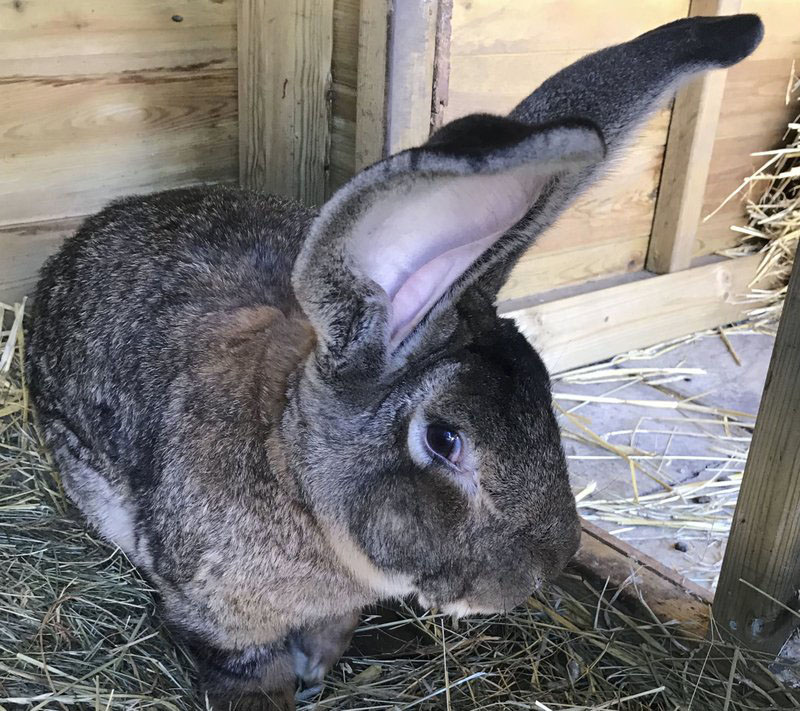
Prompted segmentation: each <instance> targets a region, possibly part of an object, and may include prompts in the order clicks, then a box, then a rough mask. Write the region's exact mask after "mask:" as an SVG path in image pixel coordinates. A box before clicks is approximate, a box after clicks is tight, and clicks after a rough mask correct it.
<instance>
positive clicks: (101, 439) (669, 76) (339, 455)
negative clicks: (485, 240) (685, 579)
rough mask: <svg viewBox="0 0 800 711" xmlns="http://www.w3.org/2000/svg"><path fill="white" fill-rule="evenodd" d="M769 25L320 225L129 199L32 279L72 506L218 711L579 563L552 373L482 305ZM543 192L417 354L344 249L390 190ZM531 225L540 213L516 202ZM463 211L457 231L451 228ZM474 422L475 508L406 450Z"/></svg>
mask: <svg viewBox="0 0 800 711" xmlns="http://www.w3.org/2000/svg"><path fill="white" fill-rule="evenodd" d="M760 34H761V26H760V22H759V21H758V20H757V18H754V17H753V16H741V17H735V18H730V19H708V18H695V19H691V20H682V21H679V22H677V23H672V24H671V25H667V26H665V27H663V28H660V29H658V30H655V31H653V32H651V33H648V34H646V35H643V36H642V37H640V38H638V39H636V40H634V41H633V42H631V43H628V44H624V45H620V46H618V47H614V48H611V49H608V50H603V51H602V52H599V53H596V54H594V55H591V56H589V57H587V58H585V59H583V60H581V61H580V62H578V63H576V64H575V65H573V66H572V67H570V68H568V69H566V70H564V71H563V72H560V73H559V74H558V75H556V76H555V77H553V78H552V79H550V80H549V81H547V82H545V84H543V85H542V87H541V88H540V89H538V90H537V91H536V92H534V94H532V95H531V97H529V98H528V99H526V100H525V101H523V102H522V103H521V104H520V106H519V107H517V109H515V110H514V112H512V115H511V118H509V119H503V118H500V117H490V116H474V117H467V118H465V119H462V120H460V121H457V122H455V123H454V124H451V125H450V126H446V127H444V128H443V129H441V131H440V132H438V133H437V134H436V135H435V136H433V137H432V138H431V140H430V141H429V142H428V144H426V146H423V147H421V148H418V149H412V150H410V151H407V152H405V153H403V154H400V155H398V156H395V157H392V158H389V159H387V160H386V161H383V162H381V163H379V164H377V165H375V166H373V167H371V168H369V169H367V170H366V171H364V172H363V173H362V174H360V175H359V176H356V177H355V178H354V179H353V181H351V183H349V184H348V185H347V186H345V188H343V190H342V191H341V192H340V193H339V194H337V196H335V197H334V198H333V199H332V201H331V202H330V203H329V204H328V205H326V206H325V207H324V208H323V210H322V214H321V216H320V217H316V216H315V215H314V214H313V213H312V212H310V211H308V210H306V209H304V208H303V207H301V206H299V205H297V204H295V203H292V202H289V201H285V200H281V199H278V198H275V197H265V196H261V195H258V194H255V193H251V192H245V191H239V190H232V189H227V188H221V187H209V188H193V189H185V190H176V191H169V192H165V193H159V194H156V195H151V196H145V197H134V198H128V199H125V200H119V201H117V202H115V203H112V204H111V205H110V206H108V207H107V208H106V209H105V210H103V211H102V212H101V213H99V214H98V215H96V216H94V217H92V218H90V219H89V220H87V221H86V223H85V224H84V225H83V226H82V227H81V228H80V229H79V230H78V232H77V234H76V235H74V236H73V237H71V238H70V239H68V240H67V242H66V243H65V245H64V247H63V248H62V249H61V251H60V252H59V253H58V254H57V255H56V256H55V257H53V258H52V259H51V260H50V261H49V262H48V263H47V265H46V266H45V268H44V270H43V272H42V279H41V282H40V284H39V287H38V290H37V294H36V301H35V309H34V318H33V328H32V331H31V333H30V336H29V338H28V358H27V363H28V378H29V383H30V387H31V393H32V396H33V399H34V402H35V404H36V407H37V410H38V413H39V417H40V420H41V423H42V425H43V428H44V432H45V436H46V438H47V441H48V443H49V445H50V447H51V448H52V450H53V454H54V456H55V458H56V461H57V463H58V465H59V467H60V470H61V473H62V476H63V480H64V483H65V486H66V488H67V491H68V492H69V494H70V496H71V497H72V499H73V500H74V501H75V503H76V504H77V505H78V507H79V508H80V509H81V510H82V511H83V512H84V514H85V515H86V517H87V518H88V519H89V521H90V522H91V523H93V524H94V525H95V526H97V527H98V529H99V530H100V531H101V532H102V533H103V534H104V535H106V536H107V537H109V538H110V539H112V540H113V541H114V542H116V543H117V544H119V545H120V546H121V547H122V548H123V549H124V550H125V551H126V553H127V554H128V555H129V556H130V557H131V559H132V560H133V561H134V562H135V564H136V565H137V566H139V567H140V568H141V569H142V571H143V572H144V573H145V574H146V575H147V576H149V577H150V578H151V579H152V580H153V582H154V584H155V585H156V586H157V588H158V591H159V594H160V600H161V609H162V611H163V615H164V617H165V619H166V620H167V622H168V623H169V624H171V625H172V626H173V628H174V629H175V630H176V631H177V632H178V633H179V634H181V635H182V636H183V637H184V639H185V640H186V642H187V644H188V645H189V646H190V648H191V649H192V650H193V651H194V653H195V655H196V657H197V659H198V662H199V665H200V672H201V684H202V686H203V688H204V689H205V690H206V691H207V692H208V693H209V694H210V695H211V697H212V699H213V700H214V703H215V705H216V707H218V708H224V707H226V706H228V705H231V704H233V705H238V707H240V708H252V709H263V708H283V709H289V708H291V707H292V706H293V689H294V680H295V676H296V675H298V674H299V675H300V676H302V677H304V678H305V679H306V681H308V682H309V683H312V682H314V683H315V682H317V681H319V679H320V677H321V676H322V675H323V674H324V672H325V670H326V669H327V668H329V667H330V665H332V664H333V663H334V662H335V660H336V658H337V657H338V655H339V654H340V653H341V652H342V650H343V649H344V647H345V646H346V645H347V643H348V640H349V637H350V634H351V631H352V628H353V626H354V625H355V622H356V620H357V613H358V611H359V610H360V609H361V608H362V607H364V606H365V605H368V604H371V603H374V602H375V601H377V600H378V599H380V598H384V597H392V596H402V595H408V594H416V595H417V596H418V597H419V598H420V599H421V600H422V601H423V602H424V603H426V604H435V605H438V606H440V607H442V608H444V609H449V610H451V611H453V612H464V611H467V610H471V611H477V612H482V611H491V610H505V609H508V608H509V607H511V606H513V605H515V604H517V603H518V602H520V601H521V600H523V599H524V598H525V597H526V596H527V594H528V593H529V592H530V591H531V590H532V589H533V588H535V587H536V586H538V585H539V584H540V583H541V582H542V581H543V580H545V579H547V578H550V577H552V576H553V575H555V574H556V573H557V572H558V571H559V570H560V569H561V568H562V567H563V565H564V564H565V563H566V562H567V560H568V559H569V558H570V557H571V555H572V554H573V553H574V551H575V549H576V546H577V543H578V537H579V527H578V519H577V515H576V511H575V505H574V500H573V497H572V494H571V491H570V488H569V482H568V478H567V470H566V465H565V461H564V456H563V453H562V450H561V446H560V442H559V436H558V428H557V425H556V421H555V418H554V416H553V412H552V410H551V403H550V391H549V380H548V376H547V372H546V370H545V368H544V366H543V365H542V362H541V360H540V359H539V357H538V356H537V355H536V353H535V352H534V351H533V349H532V348H531V347H530V346H529V345H528V343H527V342H526V341H525V339H524V338H523V337H522V336H521V335H520V334H519V333H518V332H517V331H516V329H515V327H514V326H513V324H512V323H511V322H509V321H505V320H502V319H499V318H498V317H497V315H496V313H495V311H494V308H493V305H492V300H493V298H494V296H495V293H496V289H497V288H498V286H499V284H500V282H501V279H502V277H503V276H504V275H505V274H506V273H507V271H508V270H509V269H510V268H511V266H513V263H514V260H515V259H516V257H517V255H518V254H519V253H520V251H521V250H522V249H524V248H525V247H527V246H528V244H530V242H531V241H532V239H533V238H534V237H535V235H536V234H537V233H538V232H539V231H541V229H543V228H544V227H546V226H547V225H548V224H549V223H550V222H552V220H553V219H554V218H555V216H556V214H558V212H559V211H560V210H562V209H563V207H564V206H565V205H566V204H567V203H568V202H569V201H570V200H571V199H572V198H574V196H575V195H576V194H577V192H578V191H579V190H580V189H581V188H582V187H584V186H585V185H587V184H588V182H589V181H590V180H591V179H592V178H593V177H595V176H596V175H597V174H598V171H599V170H600V169H601V168H602V165H603V163H604V161H603V156H604V155H605V153H606V151H608V153H609V154H611V155H613V154H614V153H615V152H616V151H618V149H619V146H620V145H621V143H622V142H623V140H624V138H625V137H626V136H627V135H629V134H630V132H631V131H632V130H634V129H635V127H636V126H637V125H639V124H640V123H641V121H642V120H643V117H644V116H645V115H646V114H647V113H648V112H649V111H650V110H651V108H652V105H653V104H654V102H656V101H657V100H660V99H661V98H662V97H663V96H664V95H665V92H667V91H668V90H671V89H674V88H675V86H676V85H677V83H678V82H679V81H682V80H684V79H686V78H687V77H689V76H691V75H692V74H693V73H694V72H696V71H698V70H701V69H707V68H713V67H717V66H727V65H728V64H730V63H732V62H734V61H737V60H738V59H741V58H742V57H744V56H746V55H747V54H748V53H749V52H750V51H752V49H753V48H754V47H755V46H756V44H757V43H758V40H759V39H760ZM529 164H530V165H534V166H536V167H537V170H538V169H541V170H542V171H544V174H545V175H547V176H549V177H548V182H547V184H546V189H545V190H544V191H543V192H542V193H541V195H540V196H539V197H538V198H537V199H536V202H535V204H534V205H532V206H530V210H529V211H528V213H527V215H526V216H525V218H524V219H523V220H522V221H521V222H520V223H519V224H517V225H516V226H514V228H513V229H511V230H509V231H508V232H507V233H506V234H505V235H503V236H502V237H500V238H499V239H498V240H497V241H496V242H495V243H494V245H493V246H492V247H490V248H489V249H488V251H487V252H486V253H485V254H484V255H482V256H480V257H479V258H478V259H477V260H476V261H475V263H474V264H473V265H472V266H471V267H469V269H467V271H466V272H464V274H463V275H462V276H461V277H459V278H458V279H457V280H456V282H455V283H453V284H452V286H451V287H450V288H449V290H448V291H447V293H446V294H445V295H444V296H443V297H442V298H441V299H440V300H439V301H438V303H437V304H436V306H435V307H434V308H433V309H432V310H431V312H430V313H428V315H427V317H426V318H425V319H423V320H422V322H420V323H419V324H418V325H417V326H416V327H415V328H414V330H413V331H412V332H411V333H410V334H409V335H408V336H407V337H406V338H405V339H404V341H403V342H402V343H399V344H392V343H391V342H390V341H389V339H388V337H387V332H386V323H387V319H388V317H389V315H388V314H389V311H388V310H389V308H390V307H389V301H388V297H387V295H386V293H384V292H383V291H382V290H381V289H380V288H379V287H378V286H377V284H376V283H374V282H373V281H371V280H370V279H369V278H368V277H367V276H366V275H365V274H364V273H363V271H361V270H360V269H359V267H358V260H357V258H356V256H355V255H354V254H353V252H352V249H353V248H352V244H351V242H350V240H349V237H350V236H351V235H352V234H354V230H355V229H356V228H357V226H358V224H359V223H358V221H359V219H361V216H362V215H363V214H364V212H365V209H366V208H367V206H369V205H372V204H374V203H375V201H380V200H384V199H389V197H391V195H392V194H393V192H394V191H396V190H397V188H398V186H402V185H409V184H412V185H423V184H424V185H431V186H433V187H435V186H436V185H437V181H439V180H441V179H444V178H452V177H453V176H459V175H461V176H465V175H488V176H492V175H498V174H504V173H507V172H508V171H512V170H516V169H519V168H520V166H523V167H524V166H526V165H529ZM526 209H527V206H526ZM458 218H459V216H458V215H454V216H453V219H454V220H458ZM417 420H419V421H423V422H435V421H442V422H446V423H450V424H452V425H454V426H457V428H458V429H459V431H460V432H462V433H463V436H464V438H465V441H466V445H465V446H468V447H469V452H470V456H471V457H472V459H471V460H470V461H472V462H473V463H474V467H475V481H476V482H477V485H476V486H475V487H473V488H469V487H466V488H465V487H461V486H458V485H457V482H456V481H455V480H454V477H455V476H457V474H456V473H454V471H453V470H452V469H451V468H448V466H447V465H445V464H442V463H439V462H438V461H437V460H436V459H435V458H432V459H431V461H430V463H428V464H424V463H423V464H420V462H419V461H418V458H417V459H415V455H414V454H413V452H412V451H411V449H410V445H409V436H410V435H409V423H411V422H412V421H414V422H415V421H417Z"/></svg>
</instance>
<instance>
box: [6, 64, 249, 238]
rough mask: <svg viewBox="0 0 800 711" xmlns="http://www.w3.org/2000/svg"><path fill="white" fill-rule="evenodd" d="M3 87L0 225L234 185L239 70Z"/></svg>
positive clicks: (15, 82)
mask: <svg viewBox="0 0 800 711" xmlns="http://www.w3.org/2000/svg"><path fill="white" fill-rule="evenodd" d="M0 82H2V84H3V86H2V96H3V100H2V101H1V102H0V155H2V157H3V158H2V162H3V165H2V169H0V205H2V209H0V225H2V224H16V223H20V222H27V221H41V220H48V219H58V218H61V217H68V216H77V215H85V214H88V213H90V212H94V211H95V210H97V209H99V208H100V207H102V206H103V205H104V204H105V203H106V202H108V201H109V200H111V199H113V198H116V197H119V196H120V195H124V194H130V193H144V192H152V191H155V190H160V189H165V188H170V187H179V186H183V185H191V184H195V183H199V182H214V181H220V180H233V179H235V176H236V168H237V164H236V71H235V70H234V69H221V70H205V71H201V72H197V71H187V70H183V69H177V70H174V71H173V70H163V71H162V70H159V71H145V72H136V73H134V74H127V73H114V74H100V75H94V74H91V75H82V76H71V77H25V76H23V77H10V78H6V79H5V80H2V79H0Z"/></svg>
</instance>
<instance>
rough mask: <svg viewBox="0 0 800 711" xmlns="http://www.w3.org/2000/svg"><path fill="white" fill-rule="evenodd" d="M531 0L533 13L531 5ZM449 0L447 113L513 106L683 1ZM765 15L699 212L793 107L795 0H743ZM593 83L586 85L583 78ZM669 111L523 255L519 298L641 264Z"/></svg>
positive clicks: (712, 224)
mask: <svg viewBox="0 0 800 711" xmlns="http://www.w3.org/2000/svg"><path fill="white" fill-rule="evenodd" d="M533 5H535V11H533V8H532V6H533ZM611 8H612V4H609V3H600V2H595V0H570V2H564V1H563V0H537V2H536V3H531V2H528V1H527V0H454V4H453V16H452V36H451V53H450V82H449V101H448V106H447V108H446V110H445V120H451V119H453V118H457V117H458V116H463V115H464V114H467V113H470V112H472V111H489V112H502V111H507V110H509V109H511V108H512V107H513V106H514V105H516V103H517V102H518V101H519V100H520V99H521V98H523V97H524V96H525V95H527V94H528V93H530V91H532V90H533V89H534V88H535V87H536V86H538V85H539V84H540V83H541V82H542V81H543V80H544V79H546V78H547V77H548V76H550V75H551V74H553V73H554V72H555V71H557V70H559V69H560V68H562V67H563V66H565V65H567V64H569V63H570V62H573V61H574V60H576V59H578V58H579V57H581V56H582V55H584V54H586V53H587V52H590V51H593V50H595V49H599V48H601V47H603V46H605V45H608V44H613V43H616V42H621V41H624V40H627V39H630V38H632V37H634V36H635V35H636V34H638V33H640V32H644V31H646V30H647V29H650V28H652V27H654V26H656V25H658V24H660V23H663V22H669V21H670V20H673V19H677V18H679V17H684V16H686V15H687V14H688V12H689V1H688V0H640V1H637V2H619V3H614V4H613V10H612V9H611ZM742 11H743V12H758V13H760V14H761V16H762V18H763V19H764V22H765V25H766V36H765V40H764V42H763V44H762V46H761V47H760V48H759V49H758V50H757V52H756V53H755V54H754V55H753V57H751V58H749V59H748V60H746V61H744V62H742V63H741V64H740V65H738V66H736V67H734V68H733V69H731V70H730V71H729V73H728V81H727V85H726V91H725V96H724V100H723V109H722V114H721V116H720V121H719V128H718V134H717V138H716V142H715V147H714V153H713V157H712V163H711V167H710V174H709V178H708V187H707V190H706V196H705V205H704V210H703V214H704V215H706V214H708V213H710V212H711V211H712V210H713V209H714V208H715V207H717V206H718V205H719V204H720V202H721V201H722V200H723V199H724V198H725V196H726V195H728V194H729V193H730V192H731V191H732V190H733V189H734V188H735V187H736V186H737V185H738V184H739V183H740V182H741V180H742V179H743V178H744V177H746V176H747V175H748V174H749V173H750V172H751V171H752V169H753V168H755V167H757V165H759V164H760V161H761V160H762V159H758V158H754V159H750V158H749V157H748V156H749V153H750V152H752V151H756V150H763V149H764V148H766V147H770V146H772V145H773V144H775V142H776V141H777V140H779V138H780V136H781V135H782V133H783V131H784V128H785V125H786V121H787V120H788V119H789V118H790V116H791V117H793V116H794V113H793V112H795V113H796V111H797V109H796V106H797V105H796V104H795V106H794V107H786V106H785V104H784V95H785V92H786V85H787V82H788V79H789V73H790V70H791V66H792V58H793V57H797V58H798V67H800V23H798V20H800V3H798V2H795V1H794V0H745V1H744V2H743V6H742ZM587 90H589V91H590V90H591V87H587ZM669 120H670V111H669V109H665V110H663V111H661V112H660V113H659V114H658V115H657V116H655V117H654V118H653V119H652V120H651V121H650V122H649V123H648V124H647V126H646V127H645V128H644V130H643V131H642V132H641V135H640V137H639V139H638V140H637V141H636V142H635V143H634V144H633V145H632V146H631V147H630V148H629V149H628V151H627V152H626V155H625V158H624V159H623V160H622V161H621V162H620V163H619V164H618V165H617V166H615V168H614V169H613V170H612V171H611V172H610V173H609V175H608V177H606V178H605V179H604V180H603V181H602V182H601V183H599V184H598V185H597V186H595V187H594V188H592V189H591V190H590V191H589V192H588V193H586V194H585V195H584V197H582V198H581V199H580V200H579V201H578V202H577V203H576V204H575V205H574V206H573V207H572V208H570V210H569V211H568V212H567V214H565V215H564V216H563V217H562V218H561V220H560V221H559V223H558V224H557V225H556V226H555V227H554V228H553V229H551V230H550V231H548V232H547V233H546V234H545V235H544V236H543V237H542V238H541V240H540V241H539V242H538V244H537V245H536V246H535V247H534V248H533V249H532V250H531V251H530V252H529V253H528V254H527V255H526V256H525V257H523V260H522V261H521V262H520V264H519V265H518V267H517V269H516V270H515V271H514V273H513V274H512V276H511V279H510V281H509V282H508V284H507V285H506V287H505V289H504V290H503V292H502V293H501V298H504V299H517V298H520V297H525V296H529V295H530V294H532V293H536V292H542V291H547V290H548V289H552V288H554V287H558V286H563V285H567V284H576V283H581V282H585V281H587V280H590V279H594V278H598V277H602V276H609V275H613V274H619V273H624V272H636V271H640V270H641V269H642V268H643V267H644V262H645V257H646V254H647V246H648V240H649V235H650V229H651V225H652V220H653V212H654V208H655V203H656V197H657V194H658V187H659V179H660V173H661V161H662V159H663V153H664V145H665V141H666V138H667V129H668V127H669ZM742 215H743V206H742V203H741V201H740V200H737V201H734V202H732V203H731V204H730V205H729V206H728V207H726V209H725V210H723V211H721V212H720V213H719V215H718V216H716V217H715V218H713V219H712V220H710V221H709V222H707V223H706V224H704V225H702V226H701V227H700V229H699V230H698V240H699V241H698V243H697V245H696V252H697V254H698V255H704V254H709V253H712V252H714V251H716V250H718V249H720V248H723V247H725V246H728V245H730V244H731V243H733V242H734V241H735V239H736V238H735V235H734V234H733V233H732V232H731V231H730V229H729V227H730V225H731V224H732V223H735V222H741V221H742Z"/></svg>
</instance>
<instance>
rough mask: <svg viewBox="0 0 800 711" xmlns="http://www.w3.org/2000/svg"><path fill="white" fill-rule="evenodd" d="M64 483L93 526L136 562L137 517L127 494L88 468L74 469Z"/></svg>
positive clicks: (71, 469)
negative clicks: (135, 518)
mask: <svg viewBox="0 0 800 711" xmlns="http://www.w3.org/2000/svg"><path fill="white" fill-rule="evenodd" d="M64 484H65V486H66V488H67V492H68V493H69V495H70V498H72V500H73V501H74V502H75V504H76V505H77V506H78V508H79V509H80V510H81V512H82V513H83V515H84V516H85V517H86V518H87V520H88V521H89V523H91V524H92V525H94V526H95V528H97V530H98V531H99V532H100V534H101V535H102V536H103V538H105V539H106V540H107V541H109V542H111V543H113V544H115V545H117V546H119V547H120V548H121V549H122V550H123V551H124V552H125V553H126V554H127V555H128V556H129V557H131V559H132V560H133V561H134V562H136V558H137V557H138V556H137V555H136V553H137V551H136V534H135V531H134V516H133V511H132V509H131V506H130V504H129V503H128V502H127V501H126V500H125V496H124V494H123V492H120V491H118V490H116V489H114V488H113V487H112V486H111V484H109V483H108V481H107V480H106V479H105V478H104V477H102V476H101V475H100V474H98V473H97V472H96V471H95V470H94V469H92V468H91V467H88V466H85V465H84V466H77V467H74V468H72V467H71V468H70V472H69V475H68V476H66V477H64Z"/></svg>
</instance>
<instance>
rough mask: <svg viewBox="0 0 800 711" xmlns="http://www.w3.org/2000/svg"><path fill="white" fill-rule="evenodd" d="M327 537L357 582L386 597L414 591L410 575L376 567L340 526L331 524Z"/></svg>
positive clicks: (402, 595)
mask: <svg viewBox="0 0 800 711" xmlns="http://www.w3.org/2000/svg"><path fill="white" fill-rule="evenodd" d="M327 537H328V542H329V544H330V546H331V548H333V550H334V551H335V553H336V556H337V557H338V558H339V561H340V562H341V563H342V564H343V565H344V566H345V567H346V568H347V569H348V570H349V571H350V572H351V573H352V574H353V575H354V577H355V578H356V579H357V580H358V581H359V582H361V583H362V584H364V585H366V586H367V587H368V588H370V589H371V590H372V591H373V592H375V593H376V594H378V595H380V596H381V597H386V598H399V597H405V596H406V595H410V594H412V593H414V592H415V588H414V585H413V581H412V578H411V576H410V575H406V574H404V573H394V572H387V571H384V570H381V569H380V568H378V567H377V566H376V565H375V564H374V563H373V562H372V561H371V560H370V559H369V558H367V555H366V554H365V553H364V551H362V550H361V549H360V548H359V546H358V544H357V543H356V542H355V541H354V540H353V539H352V538H351V537H350V535H349V534H348V533H347V532H346V531H344V530H342V529H341V528H340V527H338V526H332V527H331V528H330V529H329V530H328V532H327Z"/></svg>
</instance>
